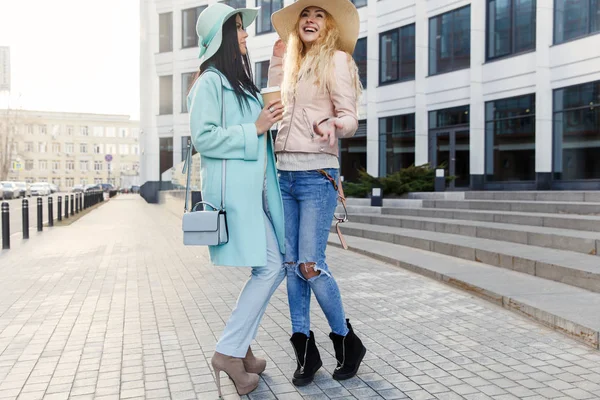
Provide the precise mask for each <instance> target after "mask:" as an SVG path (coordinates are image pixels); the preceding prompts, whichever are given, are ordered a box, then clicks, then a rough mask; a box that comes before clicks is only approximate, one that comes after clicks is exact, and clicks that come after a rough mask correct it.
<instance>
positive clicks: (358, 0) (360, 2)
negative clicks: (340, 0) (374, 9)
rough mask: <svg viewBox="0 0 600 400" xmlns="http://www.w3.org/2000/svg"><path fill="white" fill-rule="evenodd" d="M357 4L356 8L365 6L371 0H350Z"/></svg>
mask: <svg viewBox="0 0 600 400" xmlns="http://www.w3.org/2000/svg"><path fill="white" fill-rule="evenodd" d="M350 1H352V3H353V4H354V5H355V6H356V8H360V7H365V6H366V5H367V4H368V3H369V1H368V0H350Z"/></svg>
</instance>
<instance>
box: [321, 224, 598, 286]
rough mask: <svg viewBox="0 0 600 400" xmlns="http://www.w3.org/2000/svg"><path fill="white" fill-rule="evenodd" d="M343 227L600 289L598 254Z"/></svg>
mask: <svg viewBox="0 0 600 400" xmlns="http://www.w3.org/2000/svg"><path fill="white" fill-rule="evenodd" d="M341 228H342V232H343V233H344V234H347V235H351V236H357V237H363V238H366V239H373V240H379V241H382V242H387V243H393V244H400V245H404V246H409V247H415V248H419V249H422V250H427V251H433V252H435V253H440V254H446V255H449V256H454V257H458V258H462V259H466V260H471V261H479V262H483V263H486V264H489V265H492V266H495V267H502V268H506V269H511V270H515V271H519V272H524V273H527V274H530V275H535V276H538V277H541V278H546V279H550V280H553V281H557V282H562V283H566V284H569V285H573V286H577V287H580V288H583V289H587V290H591V291H594V292H600V258H598V256H594V255H586V254H580V253H575V252H572V251H565V250H555V249H549V248H544V247H538V246H531V245H525V244H520V243H508V242H504V241H500V240H492V239H482V238H476V237H469V236H461V235H455V234H449V233H439V232H428V231H420V230H414V229H406V228H396V227H390V226H382V225H369V224H360V223H353V222H347V223H344V224H342V225H341ZM334 229H335V228H334V227H333V226H332V230H334Z"/></svg>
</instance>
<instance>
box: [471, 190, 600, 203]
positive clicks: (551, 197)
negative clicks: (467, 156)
mask: <svg viewBox="0 0 600 400" xmlns="http://www.w3.org/2000/svg"><path fill="white" fill-rule="evenodd" d="M464 196H465V197H464V198H465V199H466V200H508V201H512V200H525V201H560V202H572V201H574V202H592V203H600V190H595V191H516V192H512V191H502V192H493V191H484V192H464Z"/></svg>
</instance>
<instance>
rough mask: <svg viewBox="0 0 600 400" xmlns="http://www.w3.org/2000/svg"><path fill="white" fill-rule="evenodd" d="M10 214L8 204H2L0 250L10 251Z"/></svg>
mask: <svg viewBox="0 0 600 400" xmlns="http://www.w3.org/2000/svg"><path fill="white" fill-rule="evenodd" d="M9 218H10V214H9V210H8V203H7V202H3V203H2V249H3V250H7V249H10V219H9Z"/></svg>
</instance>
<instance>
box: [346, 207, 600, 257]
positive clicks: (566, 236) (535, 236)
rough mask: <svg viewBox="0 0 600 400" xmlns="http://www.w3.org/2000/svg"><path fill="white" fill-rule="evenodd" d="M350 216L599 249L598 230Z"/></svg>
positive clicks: (595, 251)
mask: <svg viewBox="0 0 600 400" xmlns="http://www.w3.org/2000/svg"><path fill="white" fill-rule="evenodd" d="M350 220H351V222H356V223H361V224H371V225H382V226H392V227H397V228H407V229H417V230H423V231H430V232H440V233H450V234H457V235H462V236H470V237H478V238H483V239H493V240H503V241H506V242H511V243H521V244H529V245H533V246H540V247H547V248H551V249H559V250H568V251H574V252H578V253H583V254H590V255H597V254H599V253H600V232H587V231H578V230H572V229H563V228H547V227H539V226H528V225H518V224H509V223H498V222H488V221H465V220H458V219H448V218H430V217H422V216H415V217H413V216H396V215H369V214H352V216H351V219H350ZM598 225H600V223H598ZM598 263H600V258H599V259H598Z"/></svg>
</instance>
